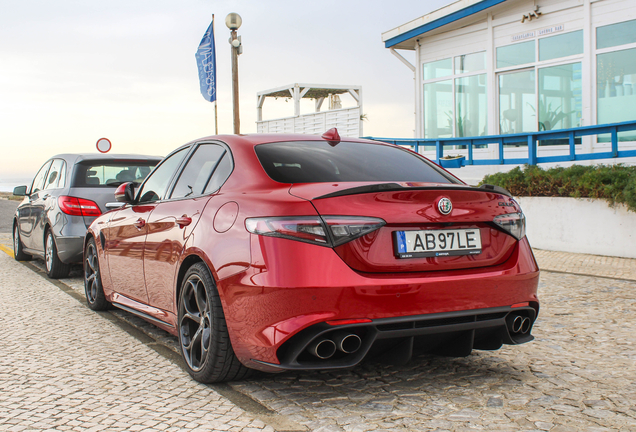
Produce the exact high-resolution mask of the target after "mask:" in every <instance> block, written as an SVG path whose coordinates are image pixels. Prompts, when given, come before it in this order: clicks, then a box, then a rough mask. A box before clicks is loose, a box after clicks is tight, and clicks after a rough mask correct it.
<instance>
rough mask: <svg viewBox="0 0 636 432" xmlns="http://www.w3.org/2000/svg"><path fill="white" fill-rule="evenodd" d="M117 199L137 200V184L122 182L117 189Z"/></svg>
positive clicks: (130, 201)
mask: <svg viewBox="0 0 636 432" xmlns="http://www.w3.org/2000/svg"><path fill="white" fill-rule="evenodd" d="M115 200H116V201H118V202H122V203H132V202H133V201H134V200H135V185H134V184H133V183H132V182H126V183H122V184H120V185H119V186H118V187H117V190H116V191H115Z"/></svg>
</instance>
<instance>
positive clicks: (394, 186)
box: [314, 183, 512, 199]
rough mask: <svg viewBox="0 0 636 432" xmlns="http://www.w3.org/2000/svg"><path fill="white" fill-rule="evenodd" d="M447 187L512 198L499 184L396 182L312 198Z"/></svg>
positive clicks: (344, 190)
mask: <svg viewBox="0 0 636 432" xmlns="http://www.w3.org/2000/svg"><path fill="white" fill-rule="evenodd" d="M449 189H450V190H468V191H475V190H478V191H482V192H494V193H498V194H501V195H506V196H509V197H511V198H512V194H511V193H510V192H508V191H507V190H506V189H504V188H502V187H501V186H495V185H489V184H484V185H481V186H479V187H477V186H452V187H448V186H424V187H408V186H406V187H405V186H402V185H400V184H398V183H379V184H372V185H366V186H357V187H353V188H349V189H343V190H339V191H337V192H332V193H329V194H327V195H321V196H318V197H315V198H314V199H323V198H335V197H341V196H348V195H359V194H365V193H373V192H400V191H404V190H409V191H418V190H422V191H423V190H449Z"/></svg>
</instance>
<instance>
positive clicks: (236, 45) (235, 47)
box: [225, 12, 243, 134]
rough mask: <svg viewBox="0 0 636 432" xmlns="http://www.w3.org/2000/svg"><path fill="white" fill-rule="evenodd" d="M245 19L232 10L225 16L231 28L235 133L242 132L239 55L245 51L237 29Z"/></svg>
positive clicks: (228, 26)
mask: <svg viewBox="0 0 636 432" xmlns="http://www.w3.org/2000/svg"><path fill="white" fill-rule="evenodd" d="M242 23H243V20H242V19H241V16H240V15H239V14H237V13H234V12H232V13H231V14H229V15H228V16H227V17H226V18H225V25H226V26H227V28H229V29H230V41H229V42H230V45H232V101H233V105H234V133H235V134H239V133H241V119H240V118H239V87H238V56H239V54H241V53H242V52H243V47H242V46H241V38H240V36H237V35H236V30H238V28H239V27H241V24H242Z"/></svg>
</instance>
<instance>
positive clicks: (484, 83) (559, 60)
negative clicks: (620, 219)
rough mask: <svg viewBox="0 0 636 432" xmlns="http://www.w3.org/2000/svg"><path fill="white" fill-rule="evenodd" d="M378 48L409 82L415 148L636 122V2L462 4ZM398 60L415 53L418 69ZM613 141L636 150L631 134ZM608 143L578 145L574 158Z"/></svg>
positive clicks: (395, 33) (396, 32) (403, 29)
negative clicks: (407, 73)
mask: <svg viewBox="0 0 636 432" xmlns="http://www.w3.org/2000/svg"><path fill="white" fill-rule="evenodd" d="M382 40H383V42H384V43H385V46H386V48H388V49H390V50H391V51H392V52H393V53H394V54H396V55H397V56H398V57H400V59H401V60H402V61H403V62H404V63H405V64H407V66H409V67H410V68H411V69H412V70H413V72H414V74H415V131H416V132H415V134H416V136H415V138H449V137H475V136H486V135H500V134H511V133H522V132H536V131H543V130H557V129H564V128H572V127H578V126H588V125H600V124H607V123H617V122H623V121H634V120H636V1H634V0H459V1H456V2H454V3H451V4H449V5H448V6H446V7H444V8H441V9H439V10H437V11H434V12H432V13H430V14H428V15H425V16H423V17H421V18H417V19H415V20H413V21H410V22H408V23H406V24H404V25H401V26H399V27H397V28H395V29H393V30H389V31H387V32H385V33H383V34H382ZM396 50H411V51H415V59H416V60H415V65H411V64H410V62H409V61H407V60H406V59H404V58H403V57H402V56H401V55H400V54H399V51H396ZM618 138H619V141H620V142H621V146H623V148H625V147H624V145H627V146H628V148H630V149H634V148H636V147H635V146H634V145H633V144H627V143H629V142H632V141H634V140H636V131H630V132H621V133H620V134H619V137H618ZM608 141H609V138H608V137H607V136H604V135H599V136H598V138H597V137H596V136H591V137H584V138H583V139H578V140H577V148H578V147H581V149H582V151H583V152H586V153H591V152H597V151H603V149H605V148H606V147H607V146H608V145H609V144H608V143H607V142H608ZM623 143H626V144H623ZM552 144H558V143H552ZM540 145H543V146H546V145H547V146H549V145H550V143H542V144H540ZM556 147H559V146H556ZM526 151H527V150H526ZM539 151H540V152H541V151H543V152H544V154H546V153H545V152H546V151H550V149H548V148H547V147H544V148H543V149H541V148H540V150H539ZM555 151H556V150H555ZM632 159H633V158H632ZM619 162H624V160H619Z"/></svg>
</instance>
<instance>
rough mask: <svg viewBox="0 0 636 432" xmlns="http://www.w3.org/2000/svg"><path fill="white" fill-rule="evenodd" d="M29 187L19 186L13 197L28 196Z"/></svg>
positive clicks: (14, 189)
mask: <svg viewBox="0 0 636 432" xmlns="http://www.w3.org/2000/svg"><path fill="white" fill-rule="evenodd" d="M26 192H27V187H26V186H18V187H15V188H13V195H15V196H26V194H27V193H26Z"/></svg>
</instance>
